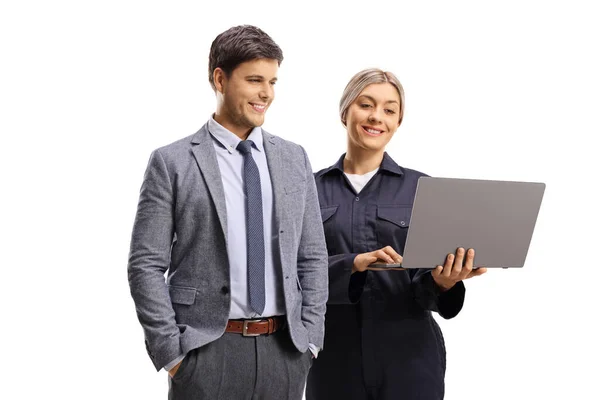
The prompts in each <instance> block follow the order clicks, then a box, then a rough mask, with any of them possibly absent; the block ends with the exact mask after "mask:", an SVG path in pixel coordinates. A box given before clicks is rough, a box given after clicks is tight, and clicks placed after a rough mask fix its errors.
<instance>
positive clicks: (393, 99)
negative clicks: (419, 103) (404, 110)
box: [346, 82, 400, 151]
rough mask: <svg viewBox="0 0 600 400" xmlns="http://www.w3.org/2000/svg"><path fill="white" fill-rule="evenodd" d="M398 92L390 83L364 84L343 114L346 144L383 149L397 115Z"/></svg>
mask: <svg viewBox="0 0 600 400" xmlns="http://www.w3.org/2000/svg"><path fill="white" fill-rule="evenodd" d="M399 112H400V95H399V94H398V91H397V90H396V88H395V87H394V86H392V85H391V84H390V83H387V82H386V83H374V84H371V85H369V86H367V87H366V88H365V89H364V90H363V91H362V92H361V93H360V95H359V96H358V97H357V98H356V100H354V102H353V103H352V104H350V107H348V112H347V113H346V129H347V131H348V139H349V140H348V145H349V146H352V147H355V148H357V149H363V150H373V151H383V149H385V146H386V145H387V144H388V142H389V141H390V139H391V138H392V135H393V134H394V132H396V129H398V126H400V124H399V123H398V121H399V119H400V116H399Z"/></svg>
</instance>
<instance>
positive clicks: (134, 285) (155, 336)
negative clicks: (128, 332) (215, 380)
mask: <svg viewBox="0 0 600 400" xmlns="http://www.w3.org/2000/svg"><path fill="white" fill-rule="evenodd" d="M173 202H174V196H173V188H172V185H171V179H170V177H169V173H168V170H167V166H166V164H165V161H164V159H163V157H162V155H161V153H160V152H159V151H158V150H156V151H154V152H153V153H152V155H151V156H150V161H149V163H148V167H147V169H146V173H145V175H144V181H143V183H142V188H141V190H140V198H139V202H138V208H137V213H136V217H135V223H134V226H133V233H132V237H131V248H130V253H129V264H128V268H127V272H128V278H129V287H130V290H131V296H132V297H133V301H134V303H135V309H136V313H137V316H138V319H139V321H140V323H141V325H142V327H143V329H144V336H145V342H146V349H147V351H148V354H149V356H150V358H151V359H152V362H153V363H154V366H155V367H156V369H157V370H160V369H161V368H162V367H164V366H165V365H167V364H168V363H169V362H171V361H173V360H174V359H176V358H177V357H178V356H180V355H181V351H180V345H179V335H180V333H179V328H178V327H177V325H176V323H175V312H174V311H173V307H172V305H171V300H170V297H169V291H168V288H167V285H166V282H165V273H166V272H167V270H168V268H169V265H170V258H171V244H172V241H173V234H174V223H173V208H174V204H173Z"/></svg>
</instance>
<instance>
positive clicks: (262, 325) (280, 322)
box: [225, 316, 285, 336]
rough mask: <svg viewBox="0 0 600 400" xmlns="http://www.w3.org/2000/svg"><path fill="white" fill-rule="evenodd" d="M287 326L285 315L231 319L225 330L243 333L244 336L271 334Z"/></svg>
mask: <svg viewBox="0 0 600 400" xmlns="http://www.w3.org/2000/svg"><path fill="white" fill-rule="evenodd" d="M284 326H285V317H283V316H277V317H269V318H262V319H230V320H229V321H227V327H226V328H225V332H230V333H241V334H242V335H244V336H259V335H270V334H271V333H274V332H277V331H278V330H280V329H282V328H283V327H284Z"/></svg>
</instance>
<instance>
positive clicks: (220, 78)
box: [213, 68, 227, 93]
mask: <svg viewBox="0 0 600 400" xmlns="http://www.w3.org/2000/svg"><path fill="white" fill-rule="evenodd" d="M213 82H214V83H215V89H216V90H217V92H219V93H223V88H224V87H225V83H226V82H227V76H226V75H225V71H223V70H222V69H221V68H215V70H214V71H213Z"/></svg>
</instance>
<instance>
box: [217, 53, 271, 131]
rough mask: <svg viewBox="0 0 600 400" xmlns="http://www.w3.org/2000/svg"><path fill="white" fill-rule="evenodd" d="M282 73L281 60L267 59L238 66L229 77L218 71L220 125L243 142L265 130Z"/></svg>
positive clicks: (218, 120) (218, 114)
mask: <svg viewBox="0 0 600 400" xmlns="http://www.w3.org/2000/svg"><path fill="white" fill-rule="evenodd" d="M278 70H279V65H278V63H277V60H272V59H265V58H261V59H256V60H252V61H246V62H244V63H242V64H240V65H238V66H237V68H235V69H234V70H233V72H232V73H231V76H229V77H227V76H226V75H225V73H224V72H223V71H222V70H221V69H220V68H217V69H216V70H215V75H214V77H215V86H216V89H217V103H218V104H217V113H216V115H215V119H216V120H217V122H218V123H220V124H221V125H222V126H223V127H225V128H227V129H228V130H230V131H231V132H233V133H235V134H236V135H238V136H240V137H242V138H243V139H245V137H246V136H247V135H248V133H249V132H250V130H252V128H254V127H256V126H261V125H262V124H263V123H264V122H265V113H266V112H267V109H268V108H269V106H270V105H271V102H272V101H273V99H274V98H275V91H274V85H275V82H276V81H277V71H278Z"/></svg>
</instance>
